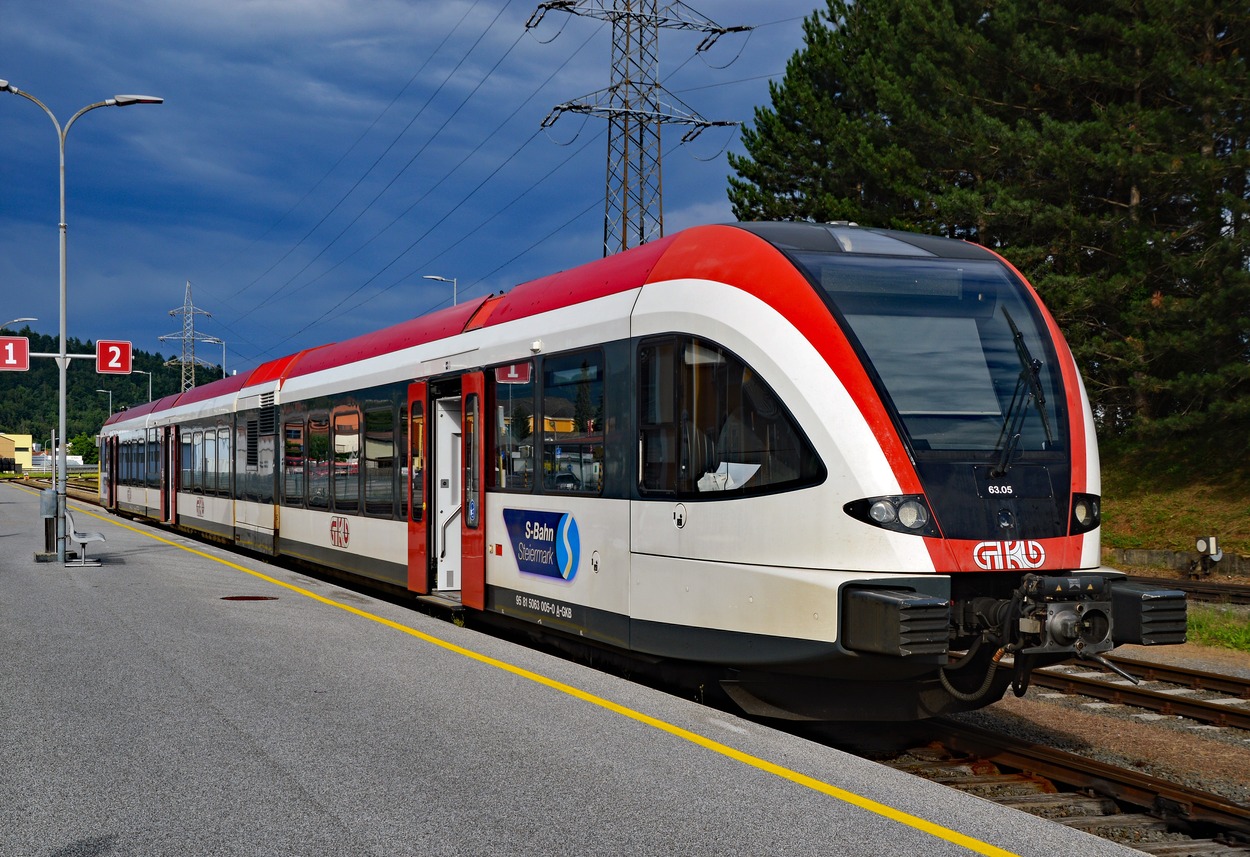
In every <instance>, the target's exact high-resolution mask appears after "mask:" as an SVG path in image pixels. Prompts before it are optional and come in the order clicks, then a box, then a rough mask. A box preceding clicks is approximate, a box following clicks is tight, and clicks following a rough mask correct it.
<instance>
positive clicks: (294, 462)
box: [282, 421, 307, 506]
mask: <svg viewBox="0 0 1250 857" xmlns="http://www.w3.org/2000/svg"><path fill="white" fill-rule="evenodd" d="M306 472H307V471H306V469H305V467H304V423H303V422H302V421H300V422H289V423H286V424H285V425H283V427H282V499H283V502H285V503H286V504H287V505H288V506H302V505H304V477H305V473H306Z"/></svg>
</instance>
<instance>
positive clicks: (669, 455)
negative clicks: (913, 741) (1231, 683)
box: [100, 223, 1185, 720]
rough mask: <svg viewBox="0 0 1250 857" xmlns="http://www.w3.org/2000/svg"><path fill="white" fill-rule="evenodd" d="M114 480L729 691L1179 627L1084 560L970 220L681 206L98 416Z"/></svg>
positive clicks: (1027, 328) (1028, 356)
mask: <svg viewBox="0 0 1250 857" xmlns="http://www.w3.org/2000/svg"><path fill="white" fill-rule="evenodd" d="M100 437H101V452H102V455H101V461H102V465H101V477H102V478H101V482H100V484H101V500H102V502H103V504H104V505H105V506H106V507H108V508H109V509H112V510H114V511H116V512H117V513H120V514H125V515H130V516H136V517H142V518H146V519H150V520H153V521H158V522H161V523H163V524H166V525H168V526H170V527H173V528H176V529H178V530H182V531H186V532H190V533H197V534H201V535H204V536H208V537H212V538H216V539H220V540H224V541H226V542H230V543H233V544H235V545H238V546H240V547H243V548H247V549H249V550H252V551H257V552H260V553H262V554H269V555H273V556H283V557H290V558H296V559H298V560H301V561H304V562H307V563H314V564H316V565H318V566H322V567H327V568H332V569H336V570H339V571H341V572H347V573H350V574H353V575H358V576H360V577H363V578H369V579H373V580H376V581H379V582H382V583H385V584H390V585H393V586H396V587H400V588H403V589H405V590H408V591H410V592H412V593H417V594H419V595H421V596H425V597H429V598H441V599H445V600H447V601H449V602H450V601H458V602H459V604H460V605H461V606H462V609H464V610H466V611H473V612H474V613H475V614H477V615H479V616H481V617H483V618H487V619H489V618H492V617H494V618H496V619H499V620H501V621H506V622H508V623H511V624H513V625H515V624H516V623H518V622H519V623H525V624H527V625H528V626H529V627H531V628H532V629H533V630H534V631H536V632H540V633H542V634H549V635H551V636H552V637H553V638H557V639H562V640H565V641H569V640H576V641H580V642H581V643H585V644H589V645H593V646H598V647H602V648H603V649H605V650H611V651H614V652H617V653H628V654H630V655H634V656H637V657H638V658H639V659H641V660H643V661H646V662H649V663H653V664H665V663H682V664H698V665H703V666H706V667H707V668H708V669H711V670H714V671H715V673H716V675H717V677H718V678H719V679H720V680H721V684H722V686H723V687H724V688H725V690H726V691H727V692H728V693H729V695H730V696H731V697H732V698H733V699H734V700H735V701H736V702H737V703H738V704H739V705H741V706H742V707H743V708H744V709H746V710H748V711H750V712H753V713H758V714H764V715H773V716H785V717H801V718H820V719H895V720H901V719H913V718H921V717H927V716H931V715H934V714H938V713H943V712H949V711H955V710H964V709H969V708H975V707H979V706H982V705H985V704H988V703H990V702H993V701H994V700H996V699H998V698H999V697H1000V696H1001V695H1002V693H1003V692H1004V691H1005V689H1006V687H1007V686H1008V685H1009V684H1012V683H1014V685H1015V688H1016V690H1017V692H1023V687H1024V686H1025V685H1027V682H1028V676H1029V671H1030V670H1031V669H1032V668H1033V667H1035V666H1037V665H1040V664H1043V663H1050V662H1054V661H1057V660H1062V659H1066V658H1069V657H1072V656H1074V655H1079V656H1083V657H1091V658H1098V657H1099V656H1100V653H1102V652H1106V651H1108V650H1110V649H1111V648H1113V647H1114V646H1116V645H1120V644H1122V643H1144V644H1154V643H1173V642H1182V641H1183V640H1184V634H1185V604H1184V597H1183V595H1181V594H1180V593H1176V592H1172V591H1165V590H1151V589H1148V588H1145V587H1142V586H1137V585H1132V584H1129V583H1128V582H1126V581H1125V580H1123V578H1122V576H1121V575H1120V574H1119V573H1118V572H1115V571H1112V570H1110V569H1106V568H1102V567H1100V557H1099V524H1100V517H1099V502H1100V498H1099V490H1100V488H1099V474H1098V455H1097V449H1096V443H1095V437H1094V428H1093V420H1092V416H1091V411H1090V406H1089V402H1088V400H1087V399H1086V396H1085V393H1084V389H1083V387H1082V384H1081V380H1080V378H1079V376H1078V374H1077V368H1076V365H1075V364H1074V362H1073V359H1072V355H1071V353H1070V352H1069V350H1068V348H1067V346H1066V344H1065V343H1064V340H1063V338H1062V336H1061V335H1060V332H1059V329H1058V328H1057V326H1056V325H1055V322H1054V320H1053V319H1052V318H1051V317H1050V315H1049V314H1048V313H1047V312H1046V310H1045V309H1044V308H1043V306H1042V304H1041V303H1040V301H1039V300H1038V298H1037V295H1036V294H1035V293H1034V291H1033V289H1032V288H1031V287H1030V286H1029V285H1028V283H1027V282H1026V281H1025V280H1024V278H1023V277H1022V276H1021V275H1020V273H1019V272H1018V271H1016V270H1014V269H1013V268H1012V266H1011V265H1010V264H1008V263H1007V262H1006V261H1004V260H1003V259H1002V258H1001V257H999V256H997V255H996V254H994V253H992V252H990V251H988V250H986V249H985V248H983V247H979V246H976V245H973V244H968V243H965V242H961V241H954V240H948V239H943V238H936V237H932V236H925V235H917V234H910V233H903V232H892V231H885V230H877V229H867V228H860V227H857V226H854V225H849V224H810V223H758V224H752V223H744V224H734V225H723V226H704V227H697V228H693V229H689V230H686V231H683V232H680V233H678V234H675V235H671V236H668V237H665V238H662V239H660V240H657V241H654V242H652V243H650V244H647V245H645V246H642V247H639V248H636V249H633V250H630V251H627V252H625V253H621V254H619V255H617V256H613V257H611V258H607V259H603V260H601V261H596V262H592V263H590V264H587V265H584V266H582V267H579V268H575V269H573V270H570V271H565V272H562V273H558V274H554V275H552V276H549V277H545V278H542V279H539V280H535V281H532V282H528V283H525V284H522V285H519V286H517V287H515V288H513V289H512V290H511V291H509V292H508V293H507V294H504V295H499V296H492V297H486V298H481V299H477V300H474V301H472V302H469V303H463V304H460V305H458V306H454V307H452V308H450V309H445V310H442V311H439V312H436V313H433V314H430V315H426V316H422V317H419V318H415V319H412V320H411V321H405V322H402V323H400V324H397V325H395V326H393V327H389V328H387V329H385V330H382V331H379V332H377V333H373V334H369V335H366V336H361V337H357V338H355V339H350V340H348V341H345V342H341V343H337V344H333V345H326V346H323V347H320V348H314V349H310V350H307V351H303V352H300V353H298V354H292V355H290V356H287V357H284V358H282V359H279V360H274V361H272V362H270V363H267V364H265V365H263V366H260V367H259V368H257V369H255V370H254V371H251V372H249V373H247V374H240V375H237V376H235V377H232V378H227V379H223V380H221V381H217V382H214V383H211V384H206V385H204V386H200V387H196V388H194V389H192V390H190V391H187V392H185V393H182V394H181V395H177V396H169V397H166V398H164V399H161V400H159V401H157V402H154V403H151V404H148V405H144V406H141V407H135V408H131V409H130V410H128V411H124V412H121V413H118V414H116V415H114V416H113V417H112V418H111V419H110V420H109V422H108V424H107V425H106V426H105V427H104V429H103V431H102V433H101V436H100Z"/></svg>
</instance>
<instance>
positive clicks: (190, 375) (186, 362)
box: [158, 280, 221, 392]
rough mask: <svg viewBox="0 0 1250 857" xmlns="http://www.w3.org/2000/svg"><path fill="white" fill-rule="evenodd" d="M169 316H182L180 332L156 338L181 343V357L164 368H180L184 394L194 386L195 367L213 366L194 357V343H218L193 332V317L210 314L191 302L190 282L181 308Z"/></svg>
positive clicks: (209, 337)
mask: <svg viewBox="0 0 1250 857" xmlns="http://www.w3.org/2000/svg"><path fill="white" fill-rule="evenodd" d="M169 314H170V315H180V316H182V332H181V333H167V334H165V335H164V336H161V337H158V339H160V341H161V342H164V341H166V340H169V339H172V340H177V341H180V342H182V357H178V358H172V359H170V360H168V361H166V362H165V365H166V366H178V365H181V366H182V390H183V392H186V391H187V390H190V389H191V388H192V387H194V386H195V367H196V366H212V365H213V364H212V363H210V362H208V361H207V360H204V359H203V358H200V357H196V356H195V343H196V342H197V341H199V342H207V341H209V340H211V341H213V342H220V341H221V340H219V339H217V338H216V337H212V336H207V335H205V334H203V333H196V332H195V317H196V316H197V315H203V316H207V317H209V318H211V317H212V315H213V314H212V313H211V312H208V311H207V310H202V309H200V308H199V307H197V306H196V305H195V304H193V303H192V302H191V281H190V280H187V294H186V298H185V299H184V300H183V302H182V306H180V307H178V308H177V309H171V310H170V311H169Z"/></svg>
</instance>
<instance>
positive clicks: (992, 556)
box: [972, 541, 1046, 571]
mask: <svg viewBox="0 0 1250 857" xmlns="http://www.w3.org/2000/svg"><path fill="white" fill-rule="evenodd" d="M972 559H973V560H974V561H975V562H976V564H977V567H978V568H983V569H985V570H986V571H1005V570H1007V569H1013V568H1041V567H1042V563H1044V562H1046V549H1045V548H1044V547H1042V546H1041V544H1040V543H1039V542H1035V541H1024V542H980V543H979V544H978V545H977V546H976V547H974V548H973V549H972Z"/></svg>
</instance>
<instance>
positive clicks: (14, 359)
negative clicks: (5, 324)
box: [0, 336, 30, 372]
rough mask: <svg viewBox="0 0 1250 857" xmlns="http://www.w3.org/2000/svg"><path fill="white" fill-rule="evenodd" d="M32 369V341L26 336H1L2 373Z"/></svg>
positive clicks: (0, 363)
mask: <svg viewBox="0 0 1250 857" xmlns="http://www.w3.org/2000/svg"><path fill="white" fill-rule="evenodd" d="M29 369H30V340H29V339H27V338H26V337H25V336H0V372H26V371H27V370H29Z"/></svg>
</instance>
